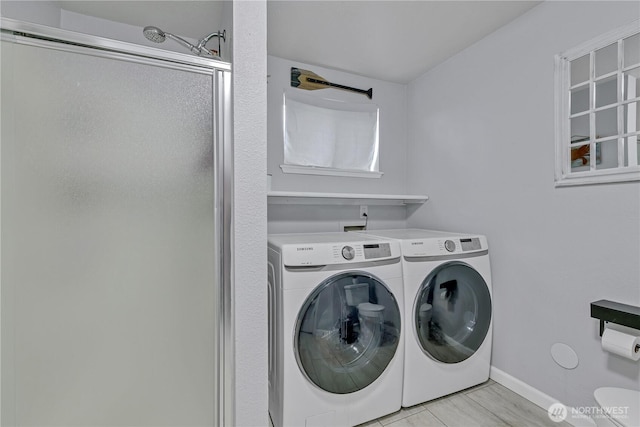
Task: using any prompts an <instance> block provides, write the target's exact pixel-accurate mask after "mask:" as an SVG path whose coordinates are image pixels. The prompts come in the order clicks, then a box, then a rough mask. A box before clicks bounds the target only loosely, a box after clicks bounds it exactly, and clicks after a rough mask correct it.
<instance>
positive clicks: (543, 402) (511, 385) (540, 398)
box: [489, 366, 596, 427]
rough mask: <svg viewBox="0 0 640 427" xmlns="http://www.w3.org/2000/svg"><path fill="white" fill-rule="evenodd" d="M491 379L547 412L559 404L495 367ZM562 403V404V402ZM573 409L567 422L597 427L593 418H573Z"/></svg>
mask: <svg viewBox="0 0 640 427" xmlns="http://www.w3.org/2000/svg"><path fill="white" fill-rule="evenodd" d="M489 377H490V378H491V379H492V380H494V381H495V382H497V383H499V384H501V385H503V386H505V387H506V388H508V389H509V390H511V391H513V392H514V393H517V394H519V395H520V396H522V397H524V398H525V399H527V400H529V401H531V402H532V403H534V404H536V405H538V406H539V407H540V408H542V409H544V410H545V411H547V410H549V407H550V406H551V405H553V404H554V403H559V402H560V401H559V400H558V399H555V398H553V397H551V396H549V395H548V394H545V393H543V392H541V391H540V390H538V389H536V388H533V387H531V386H530V385H529V384H527V383H525V382H523V381H521V380H519V379H517V378H516V377H513V376H511V375H509V374H507V373H506V372H504V371H501V370H500V369H498V368H496V367H495V366H491V372H490V374H489ZM560 403H562V402H560ZM571 409H572V408H571V407H567V410H568V414H569V415H568V417H567V418H566V420H565V421H566V422H568V423H569V424H571V425H573V426H575V427H595V426H596V424H595V422H594V421H593V420H592V419H591V418H586V417H573V416H571Z"/></svg>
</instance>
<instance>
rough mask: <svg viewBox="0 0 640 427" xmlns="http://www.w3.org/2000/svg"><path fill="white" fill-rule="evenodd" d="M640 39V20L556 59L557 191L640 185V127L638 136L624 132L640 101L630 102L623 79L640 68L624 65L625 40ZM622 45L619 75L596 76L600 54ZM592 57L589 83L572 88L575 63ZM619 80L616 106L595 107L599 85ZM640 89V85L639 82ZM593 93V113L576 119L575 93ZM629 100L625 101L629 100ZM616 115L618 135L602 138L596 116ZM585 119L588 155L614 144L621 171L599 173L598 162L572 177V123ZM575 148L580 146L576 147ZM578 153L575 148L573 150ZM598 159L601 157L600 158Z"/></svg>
mask: <svg viewBox="0 0 640 427" xmlns="http://www.w3.org/2000/svg"><path fill="white" fill-rule="evenodd" d="M636 34H640V20H636V21H634V22H632V23H630V24H628V25H625V26H623V27H620V28H618V29H615V30H613V31H610V32H608V33H605V34H603V35H601V36H599V37H596V38H595V39H593V40H590V41H588V42H586V43H583V44H581V45H579V46H577V47H575V48H573V49H569V50H567V51H566V52H564V53H562V54H559V55H556V57H555V88H554V90H555V118H556V126H555V128H556V135H555V150H556V164H555V185H556V187H563V186H572V185H588V184H600V183H613V182H626V181H640V165H638V156H637V151H636V150H638V146H637V145H631V148H629V147H628V145H629V143H631V141H632V139H633V138H636V139H638V138H640V132H639V129H638V128H639V125H640V123H637V124H636V126H635V129H634V130H631V131H628V129H624V123H625V122H624V119H625V117H624V114H625V113H624V112H625V111H626V110H625V108H628V109H631V108H632V107H634V108H638V105H639V104H640V97H633V98H629V97H628V96H624V95H623V88H624V82H623V76H624V75H625V74H624V73H625V72H627V71H631V70H634V71H635V69H637V68H638V67H640V61H639V62H637V63H636V62H634V63H633V64H631V65H629V64H624V63H623V60H622V58H623V55H624V50H623V49H624V47H623V40H624V39H628V38H629V37H633V36H635V35H636ZM615 43H617V47H618V53H617V69H616V70H615V71H611V72H610V73H603V74H602V75H600V76H597V77H596V75H595V71H594V68H595V65H594V63H595V54H596V51H598V50H599V49H602V48H605V47H608V46H610V45H612V44H615ZM585 55H589V68H588V71H589V78H588V80H586V81H584V82H578V83H577V84H575V85H574V86H573V87H572V86H571V61H574V60H576V59H579V58H582V57H584V56H585ZM613 78H615V79H616V91H617V101H616V102H613V103H611V104H609V105H605V106H604V107H603V106H596V99H595V88H596V85H597V84H598V83H603V82H605V81H606V79H613ZM637 83H638V84H640V79H638V82H637ZM583 86H584V87H585V88H588V90H589V92H588V109H587V110H585V111H580V112H578V113H574V114H571V91H572V89H573V90H575V89H576V88H578V89H579V88H581V87H583ZM625 98H626V99H625ZM614 108H615V109H616V111H617V133H616V134H615V135H609V136H606V137H602V138H601V137H599V136H598V134H597V133H596V131H595V115H596V114H597V113H599V112H601V111H603V110H608V111H611V110H613V109H614ZM580 116H584V117H585V118H588V122H589V128H590V130H589V136H588V137H587V139H586V140H588V141H589V142H588V144H587V143H585V144H584V146H587V145H588V146H589V149H588V151H589V152H590V153H597V152H598V149H599V145H602V143H606V142H609V143H610V144H614V143H615V142H614V140H617V150H618V166H617V167H611V168H607V169H598V168H597V167H596V166H597V162H598V160H596V161H595V162H594V161H593V159H590V160H589V170H580V171H572V165H571V151H572V146H571V137H572V135H571V118H577V117H580ZM574 144H575V141H574ZM573 148H574V149H575V148H576V145H574V146H573ZM625 150H627V157H626V158H627V165H625ZM598 155H599V154H598Z"/></svg>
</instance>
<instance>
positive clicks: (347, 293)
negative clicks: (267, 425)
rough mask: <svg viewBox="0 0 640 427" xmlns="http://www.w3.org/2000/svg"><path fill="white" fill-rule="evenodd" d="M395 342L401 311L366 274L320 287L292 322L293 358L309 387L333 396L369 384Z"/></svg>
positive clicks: (392, 351) (349, 274) (334, 278)
mask: <svg viewBox="0 0 640 427" xmlns="http://www.w3.org/2000/svg"><path fill="white" fill-rule="evenodd" d="M399 340H400V309H399V307H398V303H397V302H396V299H395V297H394V296H393V294H392V293H391V292H390V291H389V289H388V288H387V287H386V286H385V284H384V283H382V281H381V280H380V279H378V278H376V277H375V276H373V275H371V274H368V273H365V272H347V273H341V274H337V275H335V276H332V277H330V278H328V279H327V280H325V281H324V282H322V283H321V284H320V285H319V286H318V287H317V288H316V289H315V290H314V291H313V292H312V293H311V295H310V296H309V297H308V298H307V300H306V301H305V303H304V305H303V306H302V309H301V310H300V313H299V314H298V319H297V322H296V329H295V342H294V346H295V353H296V359H297V361H298V365H299V367H300V369H301V370H302V372H303V373H304V375H305V376H306V377H307V379H308V380H309V381H311V382H312V383H313V384H315V385H316V386H318V387H320V388H321V389H322V390H325V391H328V392H330V393H336V394H346V393H353V392H355V391H358V390H361V389H363V388H365V387H367V386H368V385H369V384H371V383H373V382H374V381H375V380H376V379H377V378H378V377H379V376H380V375H381V374H382V373H383V372H384V370H385V369H386V368H387V366H388V365H389V363H390V362H391V359H393V356H394V355H395V353H396V349H397V348H398V343H399Z"/></svg>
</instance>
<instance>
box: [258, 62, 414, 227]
mask: <svg viewBox="0 0 640 427" xmlns="http://www.w3.org/2000/svg"><path fill="white" fill-rule="evenodd" d="M267 64H268V75H269V78H268V82H269V84H268V89H267V90H268V92H267V94H268V99H267V105H268V112H267V117H268V160H267V173H269V174H272V183H273V184H272V186H273V190H286V191H316V192H328V193H374V194H375V193H378V194H406V170H405V163H406V157H407V137H406V134H407V118H406V112H407V110H406V108H407V106H406V86H405V85H401V84H396V83H389V82H385V81H381V80H376V79H372V78H369V77H363V76H359V75H355V74H351V73H345V72H342V71H337V70H333V69H328V68H323V67H319V66H317V65H310V64H305V63H301V62H294V61H290V60H288V59H283V58H278V57H275V56H268V62H267ZM291 67H297V68H302V69H305V70H310V71H313V72H314V73H316V74H318V75H320V76H322V77H324V78H325V79H327V80H328V81H331V82H335V83H339V84H343V85H346V86H351V87H356V88H360V89H369V88H373V99H372V100H371V101H369V100H368V99H367V97H366V96H364V95H361V94H357V93H353V92H347V91H343V90H339V89H322V90H316V91H304V93H305V94H309V95H311V96H317V97H319V98H330V99H337V100H341V101H346V102H357V103H367V102H371V103H373V104H376V105H378V107H379V109H380V171H381V172H383V173H384V175H383V176H382V177H381V178H347V177H335V176H318V175H300V174H285V173H283V172H282V169H281V168H280V165H281V164H283V163H284V137H283V129H282V96H283V93H284V90H285V89H287V88H290V87H291ZM300 90H302V89H300ZM359 213H360V211H359V206H355V205H354V206H336V205H332V206H308V205H307V206H289V205H269V233H284V232H321V231H342V230H343V227H342V223H344V222H347V223H352V222H354V221H355V222H356V223H358V222H360V221H359ZM405 218H406V209H405V208H404V207H398V206H391V207H390V206H369V219H370V222H369V226H370V228H392V227H403V226H404V225H405Z"/></svg>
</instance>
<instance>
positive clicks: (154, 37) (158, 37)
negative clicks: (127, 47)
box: [142, 26, 167, 43]
mask: <svg viewBox="0 0 640 427" xmlns="http://www.w3.org/2000/svg"><path fill="white" fill-rule="evenodd" d="M142 33H143V34H144V36H145V37H146V38H147V39H149V40H151V41H152V42H154V43H162V42H164V41H165V40H166V39H167V35H166V34H165V33H164V31H162V30H161V29H160V28H158V27H151V26H149V27H144V30H142Z"/></svg>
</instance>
